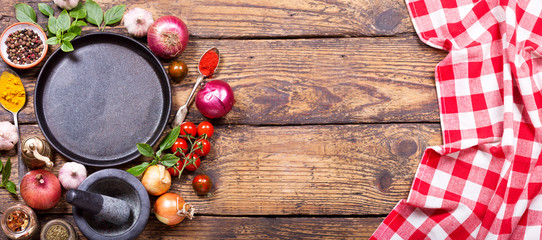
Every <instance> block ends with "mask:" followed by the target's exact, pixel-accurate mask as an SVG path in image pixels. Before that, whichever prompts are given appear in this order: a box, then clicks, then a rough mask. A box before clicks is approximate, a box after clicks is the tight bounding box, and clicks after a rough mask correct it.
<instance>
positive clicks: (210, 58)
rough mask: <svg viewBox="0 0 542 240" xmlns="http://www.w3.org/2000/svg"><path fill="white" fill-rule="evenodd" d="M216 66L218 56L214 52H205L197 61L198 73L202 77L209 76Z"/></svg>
mask: <svg viewBox="0 0 542 240" xmlns="http://www.w3.org/2000/svg"><path fill="white" fill-rule="evenodd" d="M216 66H218V54H217V53H216V52H215V51H207V53H205V55H203V56H202V57H201V60H199V71H200V73H201V74H203V76H211V75H213V73H214V72H215V69H216Z"/></svg>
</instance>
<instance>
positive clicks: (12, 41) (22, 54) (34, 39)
mask: <svg viewBox="0 0 542 240" xmlns="http://www.w3.org/2000/svg"><path fill="white" fill-rule="evenodd" d="M4 43H5V44H6V46H7V48H8V50H7V53H8V59H9V60H10V61H12V62H13V63H15V64H31V63H32V62H34V61H36V60H38V59H39V58H40V57H41V55H42V54H43V45H42V41H41V40H40V39H39V36H38V34H37V33H36V32H34V31H33V30H32V29H22V30H18V31H16V32H13V33H11V34H10V35H9V36H8V38H7V40H6V41H5V42H4Z"/></svg>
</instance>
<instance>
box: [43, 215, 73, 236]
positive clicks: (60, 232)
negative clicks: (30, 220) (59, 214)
mask: <svg viewBox="0 0 542 240" xmlns="http://www.w3.org/2000/svg"><path fill="white" fill-rule="evenodd" d="M77 238H78V237H77V233H76V232H75V229H74V228H73V226H72V225H71V224H70V223H69V222H67V221H65V220H63V219H53V220H51V221H49V222H47V223H46V224H45V225H44V226H43V227H42V228H41V234H40V239H41V240H77Z"/></svg>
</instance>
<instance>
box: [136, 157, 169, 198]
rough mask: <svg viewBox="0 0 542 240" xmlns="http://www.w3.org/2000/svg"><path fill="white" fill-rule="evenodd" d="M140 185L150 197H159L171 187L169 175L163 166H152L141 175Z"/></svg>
mask: <svg viewBox="0 0 542 240" xmlns="http://www.w3.org/2000/svg"><path fill="white" fill-rule="evenodd" d="M141 183H142V184H143V186H144V187H145V189H147V192H148V193H149V194H150V195H153V196H160V195H162V194H164V193H165V192H167V190H169V187H171V175H170V174H169V172H168V171H166V168H165V167H164V165H152V166H149V167H148V168H147V170H146V171H145V174H143V178H141Z"/></svg>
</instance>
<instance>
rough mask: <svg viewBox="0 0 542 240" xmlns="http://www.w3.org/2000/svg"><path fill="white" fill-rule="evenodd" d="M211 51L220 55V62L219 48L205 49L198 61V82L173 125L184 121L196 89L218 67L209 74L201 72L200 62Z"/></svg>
mask: <svg viewBox="0 0 542 240" xmlns="http://www.w3.org/2000/svg"><path fill="white" fill-rule="evenodd" d="M209 51H214V52H215V53H216V54H217V55H218V62H219V63H220V52H218V49H217V48H211V49H209V50H207V51H205V53H204V54H203V55H201V58H200V59H199V63H198V72H199V77H198V79H197V80H196V83H195V84H194V88H192V92H190V95H189V96H188V99H187V100H186V103H185V104H184V105H182V106H181V107H180V108H179V110H178V111H177V115H176V116H175V120H173V124H172V125H173V126H179V125H181V123H183V121H184V119H185V118H186V115H187V114H188V108H189V107H190V104H191V103H192V98H193V97H194V93H196V90H197V89H198V87H199V85H200V84H201V82H203V79H204V78H206V77H209V76H210V75H212V73H213V72H214V71H215V70H216V68H215V69H213V70H212V71H211V74H209V75H203V74H202V73H201V71H200V70H199V67H200V64H201V59H202V58H203V56H205V54H207V53H208V52H209ZM217 67H218V64H217Z"/></svg>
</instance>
